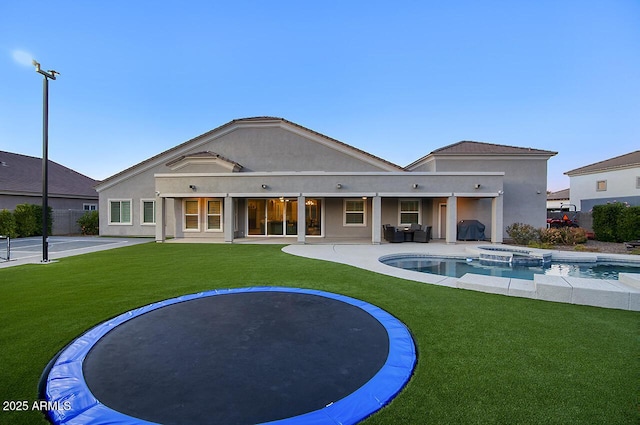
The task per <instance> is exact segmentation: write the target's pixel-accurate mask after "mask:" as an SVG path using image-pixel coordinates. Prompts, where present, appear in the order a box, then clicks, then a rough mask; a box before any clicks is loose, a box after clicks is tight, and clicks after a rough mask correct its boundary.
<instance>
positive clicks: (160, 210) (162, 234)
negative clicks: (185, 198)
mask: <svg viewBox="0 0 640 425" xmlns="http://www.w3.org/2000/svg"><path fill="white" fill-rule="evenodd" d="M165 217H166V214H165V200H164V198H163V197H158V199H157V200H156V242H164V241H165V239H166V229H165Z"/></svg>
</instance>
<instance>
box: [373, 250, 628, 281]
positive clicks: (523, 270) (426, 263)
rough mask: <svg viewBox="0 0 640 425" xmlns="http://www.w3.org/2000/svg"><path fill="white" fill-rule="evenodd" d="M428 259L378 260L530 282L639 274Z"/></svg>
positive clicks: (602, 266) (624, 267)
mask: <svg viewBox="0 0 640 425" xmlns="http://www.w3.org/2000/svg"><path fill="white" fill-rule="evenodd" d="M469 260H470V259H468V260H466V259H455V258H438V257H429V256H409V255H406V256H399V255H397V256H388V257H383V258H381V259H380V261H381V262H382V263H384V264H386V265H388V266H393V267H398V268H401V269H405V270H413V271H417V272H422V273H431V274H437V275H441V276H449V277H462V276H464V275H465V274H467V273H475V274H482V275H487V276H498V277H509V278H518V279H528V280H533V275H536V274H546V275H551V276H571V277H582V278H591V279H618V273H640V266H639V265H636V264H632V263H615V264H613V263H570V262H560V261H552V262H551V263H547V264H545V265H544V266H535V267H534V266H513V267H512V266H509V265H502V264H496V263H493V262H485V261H481V260H478V259H473V260H471V261H469Z"/></svg>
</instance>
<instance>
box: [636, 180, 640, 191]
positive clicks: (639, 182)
mask: <svg viewBox="0 0 640 425" xmlns="http://www.w3.org/2000/svg"><path fill="white" fill-rule="evenodd" d="M636 189H640V177H636Z"/></svg>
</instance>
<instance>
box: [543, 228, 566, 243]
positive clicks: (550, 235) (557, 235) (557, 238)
mask: <svg viewBox="0 0 640 425" xmlns="http://www.w3.org/2000/svg"><path fill="white" fill-rule="evenodd" d="M539 233H540V242H542V243H543V244H550V245H557V244H559V243H562V232H561V229H560V228H556V227H550V228H548V229H540V230H539Z"/></svg>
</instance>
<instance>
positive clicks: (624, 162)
mask: <svg viewBox="0 0 640 425" xmlns="http://www.w3.org/2000/svg"><path fill="white" fill-rule="evenodd" d="M564 174H566V175H567V176H569V185H570V186H571V198H570V203H571V204H574V205H576V207H577V208H578V211H589V210H591V208H593V206H594V205H599V204H606V203H608V202H627V203H628V204H629V205H632V206H637V205H640V150H638V151H634V152H630V153H628V154H625V155H620V156H616V157H614V158H610V159H607V160H604V161H600V162H596V163H594V164H589V165H586V166H584V167H580V168H576V169H575V170H571V171H567V172H566V173H564Z"/></svg>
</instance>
